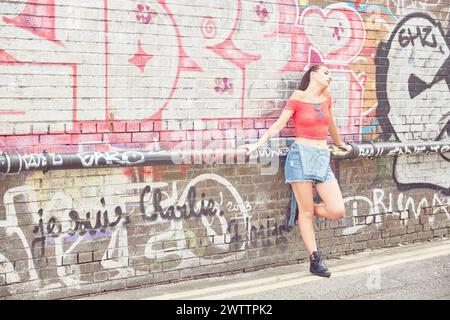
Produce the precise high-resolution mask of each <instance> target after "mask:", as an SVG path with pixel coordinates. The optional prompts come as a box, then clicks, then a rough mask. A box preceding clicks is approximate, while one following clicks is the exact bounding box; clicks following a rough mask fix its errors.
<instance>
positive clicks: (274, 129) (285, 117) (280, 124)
mask: <svg viewBox="0 0 450 320" xmlns="http://www.w3.org/2000/svg"><path fill="white" fill-rule="evenodd" d="M292 114H293V112H292V111H291V110H283V111H282V112H281V115H280V117H279V118H278V119H277V121H275V122H274V123H273V124H272V125H271V126H270V128H269V129H268V130H267V131H266V132H265V133H264V135H263V136H262V137H261V139H259V141H258V142H257V143H256V147H257V148H259V147H261V146H262V145H263V144H265V143H266V142H267V140H269V139H270V138H272V137H274V136H276V135H277V134H278V133H279V132H280V131H281V129H283V128H284V126H285V125H286V123H287V122H288V121H289V119H290V118H291V116H292Z"/></svg>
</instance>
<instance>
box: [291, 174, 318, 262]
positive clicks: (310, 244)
mask: <svg viewBox="0 0 450 320" xmlns="http://www.w3.org/2000/svg"><path fill="white" fill-rule="evenodd" d="M291 185H292V190H293V191H294V195H295V200H297V205H298V225H299V228H300V234H301V235H302V239H303V242H304V243H305V248H306V250H308V252H309V254H310V255H311V254H312V253H313V251H317V244H316V236H315V234H314V224H313V219H314V202H313V197H312V182H292V183H291Z"/></svg>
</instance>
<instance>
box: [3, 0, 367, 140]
mask: <svg viewBox="0 0 450 320" xmlns="http://www.w3.org/2000/svg"><path fill="white" fill-rule="evenodd" d="M0 12H1V15H2V17H1V18H0V25H1V26H2V28H0V53H1V54H0V72H1V73H2V80H1V81H3V82H4V84H5V86H0V88H2V89H0V90H1V91H0V99H1V101H2V105H3V106H4V107H3V109H2V110H0V114H1V115H2V118H4V121H2V122H1V123H0V133H1V134H4V135H15V134H29V135H31V136H33V135H35V134H43V133H47V132H48V131H49V130H50V131H51V132H52V133H61V135H60V136H57V137H55V138H54V139H55V140H56V142H57V141H60V143H61V145H64V144H68V143H69V144H75V145H76V144H78V143H87V142H89V143H100V142H102V143H108V142H110V143H125V144H126V143H128V142H130V138H127V137H126V136H124V135H123V136H122V137H121V138H120V139H119V141H117V139H118V137H113V136H103V137H99V136H94V135H91V137H90V139H89V141H86V139H84V138H83V139H79V138H78V135H79V133H80V128H83V129H82V130H83V133H95V132H96V129H95V127H96V122H97V123H101V126H102V128H103V127H104V128H106V129H104V130H106V131H105V132H108V130H107V128H110V127H112V125H110V123H112V122H114V123H115V125H114V126H115V127H117V126H119V127H120V126H121V124H120V123H123V126H125V121H127V120H140V121H146V120H147V121H151V120H155V121H162V120H171V121H173V123H174V125H173V130H175V131H177V130H179V131H183V129H182V128H184V127H186V126H184V125H182V123H183V122H187V121H188V120H187V119H189V121H192V120H200V121H204V122H208V123H214V122H211V121H216V120H218V119H222V120H223V119H240V120H242V119H254V118H259V117H267V116H271V115H274V114H275V113H276V112H277V111H278V110H277V103H278V105H279V102H282V101H284V100H285V99H286V92H283V91H284V90H285V88H286V87H288V86H289V82H291V81H293V80H294V81H297V80H298V79H299V78H300V76H301V73H302V72H303V71H304V70H305V69H306V68H307V67H308V66H309V65H310V64H312V63H319V62H322V63H325V64H327V65H328V66H329V68H330V69H332V70H333V72H334V74H335V81H334V83H333V85H332V87H331V90H332V91H333V92H334V93H335V94H336V97H337V99H336V100H335V103H336V107H335V115H336V117H337V121H338V124H339V126H340V128H341V130H342V133H348V134H350V133H351V134H354V135H355V136H354V137H355V139H359V138H360V136H359V135H360V134H361V129H360V126H359V124H360V123H361V121H362V110H361V106H362V103H363V94H364V82H365V75H364V74H363V73H355V72H354V71H353V70H352V69H351V68H350V64H351V63H352V62H354V61H355V59H357V58H358V56H359V55H360V54H361V50H362V47H363V43H364V41H365V38H366V34H365V26H364V21H363V19H362V17H361V14H360V13H359V12H357V11H356V10H355V9H354V7H353V6H352V5H350V4H345V3H341V4H333V5H330V6H327V7H325V8H323V9H322V8H321V7H318V6H302V5H301V4H299V3H298V1H295V0H280V1H279V2H278V3H276V2H275V3H274V2H266V1H260V2H255V1H244V0H239V1H231V2H226V3H224V2H223V1H217V3H216V4H214V3H211V1H199V2H197V3H196V5H195V6H193V5H192V3H191V2H189V1H185V2H183V1H181V2H180V1H178V2H177V3H176V4H175V3H171V2H167V1H162V0H159V1H156V0H152V1H138V2H136V1H122V0H120V1H119V0H105V1H104V2H103V6H99V7H95V8H93V7H87V6H86V7H85V6H83V5H79V6H72V5H68V4H67V3H65V1H64V0H37V1H31V0H29V1H24V2H14V3H11V2H2V3H0ZM28 17H31V18H28ZM88 22H89V23H88ZM318 34H320V35H322V38H321V39H319V38H317V35H318ZM323 37H325V38H326V40H327V43H329V45H328V46H326V45H324V44H323V42H322V40H323ZM267 66H270V67H267ZM161 75H164V76H163V77H161ZM283 88H284V89H283ZM338 88H339V89H338ZM211 101H214V106H217V105H220V108H216V107H213V106H212V105H211ZM274 112H275V113H274ZM211 125H212V124H208V127H209V126H211ZM187 127H189V125H187ZM168 129H170V130H172V129H171V127H170V126H169V127H168V128H162V129H161V128H159V127H158V128H157V127H154V128H152V129H150V130H155V131H157V130H168ZM92 130H93V131H92ZM355 130H356V131H355ZM143 131H144V130H143ZM119 132H120V131H119ZM68 134H71V139H69V140H70V141H69V140H68V138H67V137H66V136H67V135H68ZM172 138H173V139H175V140H176V139H177V137H176V136H174V137H171V136H170V137H169V139H172ZM127 139H128V140H127ZM52 141H53V140H52ZM140 141H143V140H140ZM150 141H151V139H150ZM150 141H149V142H150ZM14 142H16V143H17V141H15V140H14V141H13V140H6V145H7V146H8V145H11V146H12V145H13V144H14ZM54 142H55V141H53V142H52V144H54ZM24 144H27V145H38V144H39V142H38V141H37V140H36V139H29V138H27V137H23V138H22V139H21V141H20V144H19V145H24Z"/></svg>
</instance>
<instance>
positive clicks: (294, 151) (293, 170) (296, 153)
mask: <svg viewBox="0 0 450 320" xmlns="http://www.w3.org/2000/svg"><path fill="white" fill-rule="evenodd" d="M284 176H285V183H288V182H289V183H290V182H305V181H311V182H312V183H313V184H316V183H319V182H327V181H333V180H336V177H335V176H334V173H333V171H332V170H331V167H330V150H328V148H326V149H323V148H317V147H312V146H308V145H304V144H298V143H293V144H292V145H291V146H290V148H289V153H288V155H287V157H286V163H285V165H284Z"/></svg>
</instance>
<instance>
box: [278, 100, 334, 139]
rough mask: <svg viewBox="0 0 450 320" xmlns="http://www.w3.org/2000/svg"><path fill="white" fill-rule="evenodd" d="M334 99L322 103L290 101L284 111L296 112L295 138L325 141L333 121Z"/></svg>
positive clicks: (294, 115)
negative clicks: (332, 108)
mask: <svg viewBox="0 0 450 320" xmlns="http://www.w3.org/2000/svg"><path fill="white" fill-rule="evenodd" d="M332 102H333V101H332V99H331V98H328V99H327V100H325V101H324V102H322V103H311V102H303V101H299V100H288V102H287V103H286V105H285V106H284V108H283V110H291V111H293V112H294V114H293V115H292V116H293V117H294V123H295V136H296V137H302V138H308V139H317V140H324V139H326V138H327V137H328V124H329V123H330V119H331V114H330V110H331V104H332Z"/></svg>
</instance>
